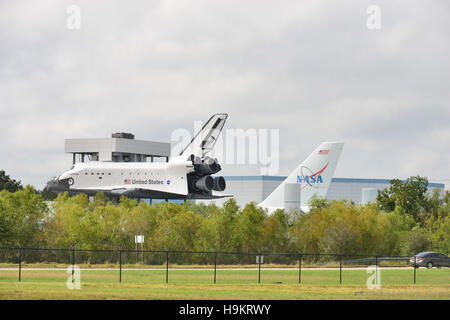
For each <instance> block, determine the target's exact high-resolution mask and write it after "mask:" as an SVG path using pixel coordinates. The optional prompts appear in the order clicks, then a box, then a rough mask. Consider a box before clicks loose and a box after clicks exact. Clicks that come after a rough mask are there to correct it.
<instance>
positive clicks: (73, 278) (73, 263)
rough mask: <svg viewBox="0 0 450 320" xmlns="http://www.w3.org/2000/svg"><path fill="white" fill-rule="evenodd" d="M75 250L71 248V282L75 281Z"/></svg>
mask: <svg viewBox="0 0 450 320" xmlns="http://www.w3.org/2000/svg"><path fill="white" fill-rule="evenodd" d="M74 268H75V250H74V249H73V248H72V283H74V282H75V277H74V275H75V270H74Z"/></svg>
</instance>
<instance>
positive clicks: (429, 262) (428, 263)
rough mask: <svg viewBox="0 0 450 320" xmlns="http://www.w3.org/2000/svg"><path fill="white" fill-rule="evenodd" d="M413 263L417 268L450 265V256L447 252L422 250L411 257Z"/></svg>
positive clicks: (410, 260)
mask: <svg viewBox="0 0 450 320" xmlns="http://www.w3.org/2000/svg"><path fill="white" fill-rule="evenodd" d="M409 262H410V263H411V265H412V266H413V267H415V268H419V267H427V268H428V269H431V268H433V267H439V268H440V267H450V258H449V257H447V256H446V255H445V254H442V253H438V252H421V253H419V254H416V255H415V256H414V257H411V259H409Z"/></svg>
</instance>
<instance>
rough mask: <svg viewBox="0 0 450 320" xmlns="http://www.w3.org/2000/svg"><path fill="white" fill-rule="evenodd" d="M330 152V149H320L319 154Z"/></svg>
mask: <svg viewBox="0 0 450 320" xmlns="http://www.w3.org/2000/svg"><path fill="white" fill-rule="evenodd" d="M329 152H330V150H328V149H324V150H319V154H328V153H329Z"/></svg>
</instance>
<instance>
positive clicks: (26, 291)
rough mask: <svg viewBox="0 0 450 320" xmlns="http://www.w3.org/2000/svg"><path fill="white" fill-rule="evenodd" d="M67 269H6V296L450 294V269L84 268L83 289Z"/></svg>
mask: <svg viewBox="0 0 450 320" xmlns="http://www.w3.org/2000/svg"><path fill="white" fill-rule="evenodd" d="M68 276H69V274H67V273H66V270H65V269H59V270H54V269H53V270H52V269H34V270H33V269H29V268H27V269H23V270H22V279H21V282H20V283H19V282H18V281H17V280H18V272H17V270H6V269H0V299H450V269H432V270H428V269H418V270H417V273H416V285H414V284H413V280H414V273H413V269H411V268H401V269H391V268H384V269H383V268H382V269H381V289H379V290H369V289H367V286H366V281H367V277H368V276H370V274H368V273H367V271H366V270H365V269H343V271H342V282H343V283H342V284H339V281H340V272H339V269H303V270H302V273H301V284H300V285H299V284H298V280H299V273H298V270H296V269H267V268H266V269H264V268H263V269H262V270H261V283H258V270H257V269H235V270H233V269H223V268H219V269H218V270H217V274H216V280H217V282H216V284H213V281H214V270H211V269H171V270H169V279H168V280H169V283H167V284H166V283H165V281H166V274H165V270H164V269H148V270H133V269H125V270H122V283H119V271H118V270H104V269H102V270H95V269H93V270H85V269H82V271H81V289H80V290H69V289H67V287H66V281H67V277H68Z"/></svg>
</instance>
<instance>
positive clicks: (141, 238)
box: [134, 235, 144, 243]
mask: <svg viewBox="0 0 450 320" xmlns="http://www.w3.org/2000/svg"><path fill="white" fill-rule="evenodd" d="M134 242H135V243H144V236H143V235H137V236H134Z"/></svg>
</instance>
